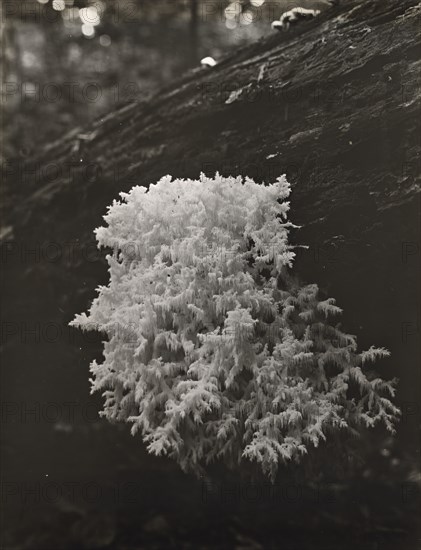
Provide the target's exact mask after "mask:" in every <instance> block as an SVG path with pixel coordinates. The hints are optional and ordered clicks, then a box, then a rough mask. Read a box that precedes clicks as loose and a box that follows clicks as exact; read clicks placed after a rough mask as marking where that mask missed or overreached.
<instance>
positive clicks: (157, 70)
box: [2, 0, 282, 158]
mask: <svg viewBox="0 0 421 550" xmlns="http://www.w3.org/2000/svg"><path fill="white" fill-rule="evenodd" d="M265 4H266V5H265ZM2 10H3V17H2V23H3V26H4V28H3V33H4V47H3V49H2V55H3V57H4V59H3V60H2V61H3V64H4V69H3V86H2V90H3V98H2V103H3V108H4V124H3V127H4V130H5V134H4V137H5V138H6V139H5V142H6V143H5V150H4V155H5V156H6V158H7V157H10V156H16V155H24V156H26V155H29V154H31V153H32V152H35V150H36V149H37V148H39V147H41V146H42V145H43V144H44V143H47V142H51V141H53V140H54V139H56V138H58V137H60V136H62V135H63V133H65V132H66V131H68V130H70V129H72V128H73V127H75V126H77V125H83V124H85V123H87V122H89V121H90V120H92V119H93V118H95V117H97V116H98V115H100V114H102V113H106V112H108V111H110V110H112V109H113V107H115V106H116V105H117V104H120V103H124V102H127V101H133V100H137V101H140V100H143V99H145V98H147V97H149V96H151V95H152V94H153V93H154V91H155V90H156V89H157V88H159V87H161V86H163V85H166V84H169V83H170V82H171V81H172V80H173V79H175V78H177V77H178V76H180V75H181V74H182V73H183V72H184V71H185V70H187V69H189V68H192V67H195V66H198V65H199V64H200V59H201V58H203V57H205V56H213V57H214V58H215V59H219V58H220V57H221V56H223V55H224V54H226V53H228V52H229V51H230V50H231V49H232V48H233V47H235V46H239V45H244V44H246V43H249V42H253V41H255V40H256V39H258V38H259V37H260V36H262V35H264V34H266V33H267V32H268V29H270V22H271V21H272V20H273V19H274V18H275V15H276V16H278V17H279V15H280V13H281V11H282V10H281V4H280V3H279V2H278V3H274V2H267V3H265V0H245V1H242V2H241V3H240V2H238V1H234V2H228V1H227V0H222V1H221V0H219V1H209V0H208V1H205V0H24V1H18V2H3V4H2ZM40 121H42V124H39V122H40Z"/></svg>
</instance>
